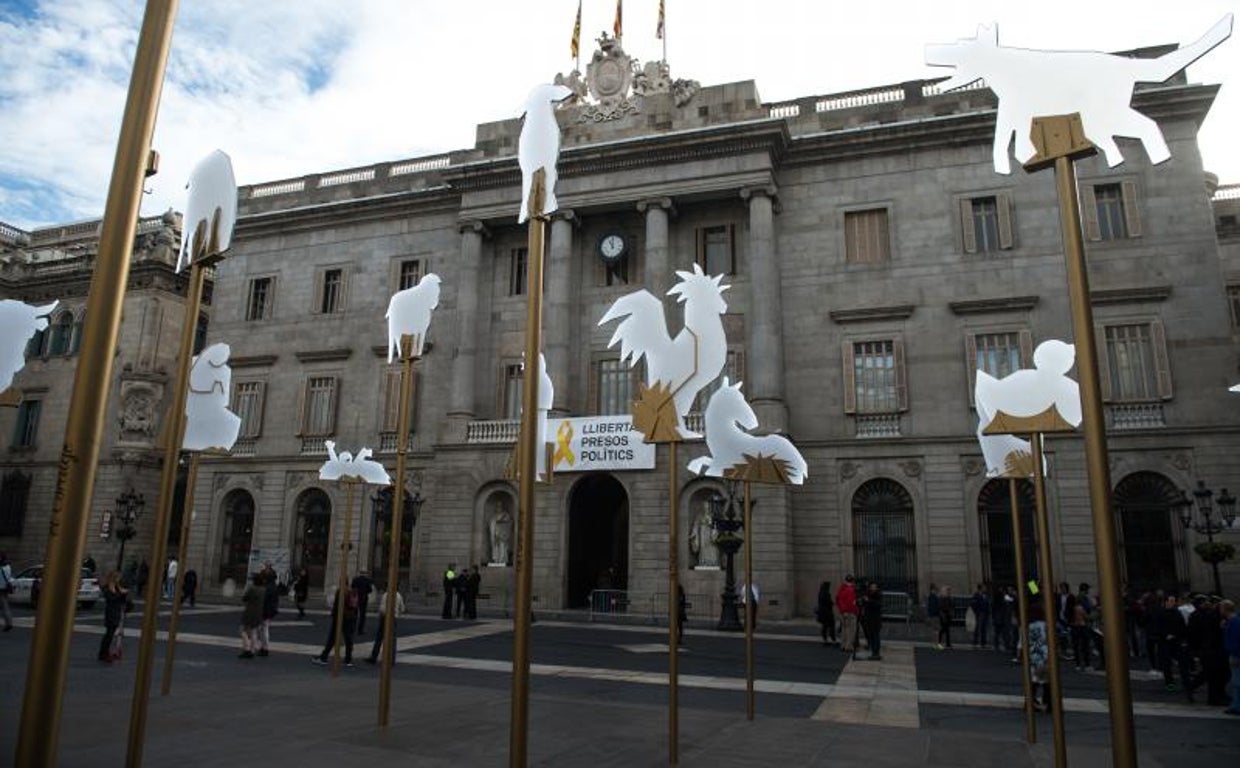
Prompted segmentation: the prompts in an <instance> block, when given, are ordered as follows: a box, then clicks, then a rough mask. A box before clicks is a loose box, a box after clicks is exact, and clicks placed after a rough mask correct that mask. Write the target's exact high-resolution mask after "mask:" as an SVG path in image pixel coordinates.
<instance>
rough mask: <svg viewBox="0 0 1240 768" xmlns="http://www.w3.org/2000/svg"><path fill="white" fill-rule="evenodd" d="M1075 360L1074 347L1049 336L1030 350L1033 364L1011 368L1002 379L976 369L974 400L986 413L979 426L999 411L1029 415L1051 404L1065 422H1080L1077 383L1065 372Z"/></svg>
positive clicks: (1039, 412)
mask: <svg viewBox="0 0 1240 768" xmlns="http://www.w3.org/2000/svg"><path fill="white" fill-rule="evenodd" d="M1075 360H1076V348H1075V347H1073V346H1072V345H1071V344H1065V343H1064V342H1062V341H1058V340H1056V339H1050V340H1048V341H1044V342H1042V343H1041V344H1039V345H1038V348H1037V349H1036V350H1034V352H1033V366H1034V367H1033V368H1025V369H1022V370H1019V371H1014V372H1012V373H1011V374H1009V375H1007V376H1004V377H1003V378H1002V379H996V378H995V377H994V376H991V375H990V374H989V373H986V372H985V371H978V372H977V384H976V386H975V388H974V393H975V397H974V400H975V402H976V404H977V406H978V413H979V415H980V414H981V413H982V412H983V410H985V412H986V413H987V414H988V415H989V416H990V418H988V419H986V421H985V422H984V425H983V427H982V428H983V429H984V428H985V427H986V426H989V424H990V421H992V420H993V418H994V417H995V416H997V415H998V414H999V413H1004V414H1007V415H1008V416H1013V417H1016V418H1029V417H1031V416H1037V415H1039V414H1042V413H1045V412H1046V411H1047V410H1049V409H1050V408H1051V407H1052V406H1053V407H1054V408H1055V410H1056V411H1058V413H1059V415H1060V416H1061V417H1062V418H1063V420H1064V421H1066V422H1067V423H1068V424H1070V425H1072V426H1073V427H1077V426H1080V424H1081V392H1080V387H1079V386H1078V385H1077V383H1076V382H1075V381H1073V380H1072V379H1070V378H1068V376H1067V374H1068V371H1069V370H1070V369H1071V368H1072V364H1073V363H1074V362H1075Z"/></svg>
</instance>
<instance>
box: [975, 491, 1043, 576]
mask: <svg viewBox="0 0 1240 768" xmlns="http://www.w3.org/2000/svg"><path fill="white" fill-rule="evenodd" d="M1010 489H1011V481H1009V480H1003V479H995V480H991V481H989V482H987V483H986V485H984V486H983V487H982V492H981V493H979V494H978V495H977V513H978V521H977V522H978V530H979V531H980V532H981V542H982V567H983V568H984V569H985V578H986V580H987V581H989V582H990V583H991V584H994V585H995V586H999V587H1007V586H1016V583H1017V582H1016V537H1015V536H1013V535H1012V496H1011V493H1010ZM1016 501H1017V505H1018V509H1019V510H1020V542H1021V546H1020V553H1021V559H1022V560H1023V561H1024V566H1025V579H1026V580H1030V579H1034V578H1037V573H1038V560H1037V546H1036V542H1037V535H1036V534H1037V531H1035V530H1034V522H1033V513H1034V509H1035V508H1036V506H1037V502H1036V499H1035V497H1034V491H1033V483H1031V482H1029V481H1028V480H1017V481H1016Z"/></svg>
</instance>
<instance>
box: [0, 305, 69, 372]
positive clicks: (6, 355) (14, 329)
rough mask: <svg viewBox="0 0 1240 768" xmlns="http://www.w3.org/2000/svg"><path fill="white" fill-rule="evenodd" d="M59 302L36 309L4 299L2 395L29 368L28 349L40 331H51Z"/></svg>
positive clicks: (0, 315) (0, 329) (0, 310)
mask: <svg viewBox="0 0 1240 768" xmlns="http://www.w3.org/2000/svg"><path fill="white" fill-rule="evenodd" d="M59 303H60V302H59V301H53V302H52V303H51V304H44V305H42V306H38V307H34V306H31V305H29V304H26V303H24V302H20V301H17V300H15V299H0V392H4V391H5V390H6V389H8V388H9V387H10V386H12V384H13V377H14V376H16V375H17V372H18V371H20V370H21V369H22V368H23V367H25V365H26V345H27V344H28V343H29V342H30V339H31V338H33V337H34V335H35V334H36V333H38V332H39V331H45V330H47V316H48V315H50V314H51V313H52V311H53V310H55V309H56V305H57V304H59Z"/></svg>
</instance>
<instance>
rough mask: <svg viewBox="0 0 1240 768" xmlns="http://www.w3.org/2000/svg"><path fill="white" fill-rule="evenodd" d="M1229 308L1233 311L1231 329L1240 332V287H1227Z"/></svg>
mask: <svg viewBox="0 0 1240 768" xmlns="http://www.w3.org/2000/svg"><path fill="white" fill-rule="evenodd" d="M1227 308H1228V309H1229V310H1231V329H1232V330H1233V331H1236V330H1240V285H1229V286H1227Z"/></svg>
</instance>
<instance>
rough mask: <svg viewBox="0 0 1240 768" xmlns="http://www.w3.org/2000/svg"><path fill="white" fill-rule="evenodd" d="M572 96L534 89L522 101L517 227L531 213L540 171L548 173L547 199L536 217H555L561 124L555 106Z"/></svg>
mask: <svg viewBox="0 0 1240 768" xmlns="http://www.w3.org/2000/svg"><path fill="white" fill-rule="evenodd" d="M572 95H573V92H572V91H570V90H569V89H568V88H567V87H565V86H563V85H536V86H534V90H532V91H530V95H529V96H526V97H525V106H524V107H523V108H522V109H523V110H524V114H525V125H523V126H522V127H521V138H520V139H518V140H517V162H518V163H519V164H520V165H521V212H520V213H519V214H517V223H518V224H524V223H525V220H526V219H527V218H529V213H530V210H529V209H530V189H531V188H532V187H533V185H534V172H535V171H537V170H538V169H539V168H544V169H546V171H547V197H546V199H545V201H544V203H543V209H542V210H541V211H538V215H540V216H545V215H547V214H550V213H554V212H555V210H556V209H557V208H559V205H558V204H557V203H556V201H555V182H556V178H557V174H556V170H555V164H556V161H557V160H558V159H559V157H560V124H559V123H557V122H556V121H555V105H556V104H559V103H560V102H561V101H564V100H565V99H567V98H568V97H569V96H572Z"/></svg>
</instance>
